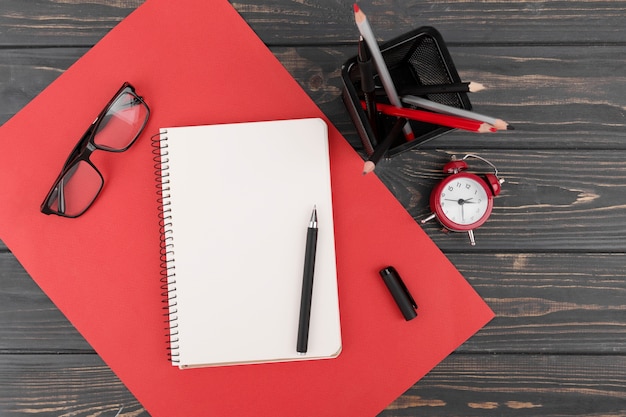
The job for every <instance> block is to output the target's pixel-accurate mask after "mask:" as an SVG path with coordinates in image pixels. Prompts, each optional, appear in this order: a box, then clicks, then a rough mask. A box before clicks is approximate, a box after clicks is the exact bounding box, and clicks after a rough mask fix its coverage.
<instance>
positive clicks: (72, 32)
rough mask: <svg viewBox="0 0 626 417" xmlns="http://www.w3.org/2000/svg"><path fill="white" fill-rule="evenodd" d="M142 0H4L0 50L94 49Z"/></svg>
mask: <svg viewBox="0 0 626 417" xmlns="http://www.w3.org/2000/svg"><path fill="white" fill-rule="evenodd" d="M143 2H144V0H114V1H89V2H85V1H80V0H74V1H55V0H35V1H28V2H25V1H21V0H3V1H2V10H1V11H0V35H1V36H0V47H2V46H28V47H31V46H33V45H49V46H57V45H65V46H68V45H87V46H89V45H93V44H94V43H96V42H97V41H98V40H100V39H101V38H102V36H104V35H105V34H106V33H107V32H108V31H109V30H111V28H112V27H113V26H115V25H116V24H117V23H118V22H120V21H121V20H122V19H123V18H124V17H126V16H127V15H128V14H130V13H131V12H132V11H133V10H135V9H136V8H137V7H138V6H139V5H141V4H143Z"/></svg>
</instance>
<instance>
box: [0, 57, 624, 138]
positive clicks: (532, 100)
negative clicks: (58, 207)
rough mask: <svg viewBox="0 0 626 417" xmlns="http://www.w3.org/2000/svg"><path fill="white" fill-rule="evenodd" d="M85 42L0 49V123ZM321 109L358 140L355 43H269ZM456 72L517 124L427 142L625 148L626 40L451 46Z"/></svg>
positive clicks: (488, 110) (487, 109)
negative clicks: (350, 83) (353, 95)
mask: <svg viewBox="0 0 626 417" xmlns="http://www.w3.org/2000/svg"><path fill="white" fill-rule="evenodd" d="M85 51H86V49H84V48H60V49H52V50H51V49H25V50H20V49H17V50H16V49H6V50H0V99H1V100H0V123H4V122H5V121H6V120H7V119H8V118H9V117H11V116H12V115H13V114H15V113H16V112H17V111H19V110H20V109H21V108H22V107H23V106H24V105H25V104H27V103H28V102H29V101H30V100H31V99H32V98H33V97H34V96H35V95H36V94H37V93H38V92H40V91H41V90H42V89H43V88H45V87H46V86H47V85H48V84H49V83H50V82H52V81H53V80H54V79H55V78H56V77H57V76H58V75H60V74H61V73H62V72H63V71H64V70H65V69H66V68H67V67H69V66H70V65H71V64H72V63H73V62H74V61H75V60H77V59H78V58H80V56H82V54H84V53H85ZM272 51H273V52H274V53H275V54H276V56H277V57H278V58H279V59H280V61H281V62H282V63H283V65H285V67H286V68H287V69H288V70H289V71H290V73H291V74H292V75H293V76H294V78H296V80H298V82H299V83H300V84H301V85H302V87H303V88H304V89H305V91H307V93H308V94H309V95H310V96H311V98H312V99H313V100H315V102H316V103H317V104H318V105H320V106H321V108H322V110H324V112H325V113H326V114H327V115H329V117H331V119H332V121H333V122H334V123H335V124H336V125H337V126H338V127H339V128H340V129H341V130H342V132H343V133H345V134H346V136H347V138H348V139H350V140H351V141H352V142H354V143H355V144H358V143H359V142H358V138H357V137H356V135H355V133H354V128H353V126H352V125H351V122H350V120H349V117H348V114H347V111H346V110H345V107H344V105H343V102H342V100H341V89H342V82H341V65H342V64H343V63H344V62H345V61H346V60H347V59H348V58H349V57H351V56H353V55H354V47H352V46H343V47H327V48H326V47H322V48H316V47H302V48H272ZM451 53H452V55H453V58H454V60H455V63H456V65H457V69H458V70H459V72H460V73H461V76H462V77H463V78H464V79H466V80H474V81H479V82H482V83H484V84H485V85H487V87H488V89H487V90H485V91H483V92H480V93H476V94H472V95H471V100H472V103H473V104H474V108H475V110H476V111H478V112H481V113H485V114H490V115H493V116H496V117H500V118H503V119H505V120H507V121H509V122H510V123H512V124H513V125H514V126H515V127H516V130H515V131H507V132H498V133H495V134H489V135H478V134H469V133H462V132H456V133H455V134H452V135H446V136H444V137H443V138H441V139H437V140H436V141H435V142H433V144H432V146H431V147H445V146H450V147H457V148H458V147H459V146H461V145H462V146H463V147H465V148H467V149H480V148H485V147H488V148H499V149H518V150H519V149H572V150H575V149H576V150H577V149H626V141H625V140H624V131H625V130H624V127H625V123H624V108H626V94H624V92H625V91H624V90H626V87H624V86H625V85H626V84H624V81H623V77H622V75H621V74H622V72H621V68H623V67H624V66H626V46H624V47H622V46H602V47H594V48H590V49H588V50H587V51H586V53H585V54H581V53H580V51H579V49H577V48H572V47H524V48H522V47H518V48H515V49H514V50H511V49H510V48H503V47H480V48H476V47H473V48H472V47H455V48H451Z"/></svg>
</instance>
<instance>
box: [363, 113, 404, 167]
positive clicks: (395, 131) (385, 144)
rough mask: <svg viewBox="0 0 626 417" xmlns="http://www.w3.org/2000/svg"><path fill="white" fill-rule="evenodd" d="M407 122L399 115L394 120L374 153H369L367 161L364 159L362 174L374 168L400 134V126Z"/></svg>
mask: <svg viewBox="0 0 626 417" xmlns="http://www.w3.org/2000/svg"><path fill="white" fill-rule="evenodd" d="M407 122H408V120H407V119H406V118H404V117H400V118H399V119H398V120H396V123H395V124H394V125H393V128H392V129H391V131H389V134H388V135H387V136H386V137H385V139H384V140H383V141H382V142H380V143H379V144H378V146H377V147H376V150H375V151H374V153H373V154H372V155H370V157H369V158H368V159H367V161H365V164H363V175H366V174H369V173H370V172H372V171H373V170H374V169H375V168H376V164H377V163H378V161H380V159H381V158H382V157H383V155H384V154H385V153H386V152H387V150H389V147H391V144H392V143H393V141H394V140H395V139H396V137H397V136H398V135H399V134H400V132H401V131H402V127H403V126H404V125H405V124H406V123H407Z"/></svg>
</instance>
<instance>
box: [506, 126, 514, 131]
mask: <svg viewBox="0 0 626 417" xmlns="http://www.w3.org/2000/svg"><path fill="white" fill-rule="evenodd" d="M506 130H515V128H514V127H513V126H511V125H506Z"/></svg>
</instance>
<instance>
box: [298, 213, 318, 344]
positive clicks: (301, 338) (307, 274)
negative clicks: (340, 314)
mask: <svg viewBox="0 0 626 417" xmlns="http://www.w3.org/2000/svg"><path fill="white" fill-rule="evenodd" d="M316 248H317V208H316V207H313V213H312V214H311V220H310V222H309V228H308V229H307V233H306V250H305V252H304V273H303V276H302V296H301V298H300V320H299V322H298V343H297V346H296V351H297V352H298V354H300V355H305V354H306V352H307V347H308V344H309V322H310V319H311V299H312V296H313V272H314V270H315V251H316Z"/></svg>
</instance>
